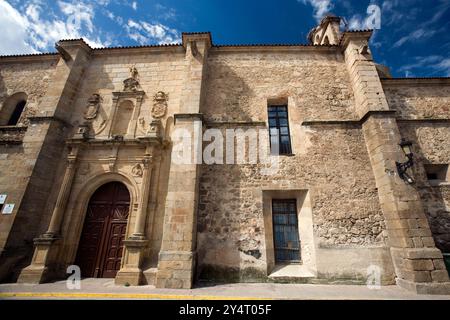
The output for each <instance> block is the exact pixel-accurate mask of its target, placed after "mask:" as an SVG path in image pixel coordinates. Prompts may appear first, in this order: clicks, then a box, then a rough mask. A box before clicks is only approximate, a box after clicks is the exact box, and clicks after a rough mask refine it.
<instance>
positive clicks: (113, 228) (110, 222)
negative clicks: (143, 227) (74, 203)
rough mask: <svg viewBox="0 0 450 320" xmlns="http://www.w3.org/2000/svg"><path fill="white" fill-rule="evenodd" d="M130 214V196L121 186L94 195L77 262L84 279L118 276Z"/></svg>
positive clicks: (90, 202)
mask: <svg viewBox="0 0 450 320" xmlns="http://www.w3.org/2000/svg"><path fill="white" fill-rule="evenodd" d="M129 210H130V195H129V193H128V190H127V188H126V187H125V186H124V185H123V184H121V183H117V182H113V183H108V184H106V185H103V186H102V187H100V188H99V189H98V190H97V191H96V192H95V193H94V194H93V196H92V197H91V199H90V201H89V205H88V209H87V212H86V218H85V223H84V226H83V231H82V235H81V238H80V243H79V246H78V253H77V258H76V264H77V265H79V266H80V268H81V273H82V276H83V277H104V278H113V277H115V276H116V274H117V271H118V270H119V269H120V264H121V259H122V253H123V240H124V239H125V232H126V227H127V221H128V215H129Z"/></svg>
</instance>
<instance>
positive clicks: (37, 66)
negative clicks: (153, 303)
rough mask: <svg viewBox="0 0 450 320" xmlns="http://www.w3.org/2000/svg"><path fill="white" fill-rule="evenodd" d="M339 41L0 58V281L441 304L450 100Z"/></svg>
mask: <svg viewBox="0 0 450 320" xmlns="http://www.w3.org/2000/svg"><path fill="white" fill-rule="evenodd" d="M340 21H341V18H340V17H335V16H332V15H328V16H326V17H325V18H324V19H323V20H322V21H321V22H320V24H319V25H318V26H317V27H316V28H314V29H313V30H312V31H311V32H310V34H309V36H308V40H309V43H308V44H304V45H218V44H215V43H213V41H212V38H211V34H210V33H183V35H182V43H181V44H173V45H154V46H142V47H125V48H102V49H92V48H90V47H89V46H88V45H87V44H86V43H85V42H84V41H83V40H82V39H77V40H61V41H60V42H58V44H57V53H53V54H41V55H27V56H3V57H0V172H1V174H0V185H1V186H2V188H3V189H1V190H0V195H2V196H3V199H4V200H3V201H4V203H2V204H0V206H1V211H2V212H5V213H2V214H0V249H1V256H0V279H1V281H10V282H11V281H13V282H15V281H18V282H25V283H42V282H47V281H53V280H55V279H61V278H65V277H67V267H68V266H74V265H75V266H79V267H80V272H81V275H82V276H83V277H110V278H111V277H112V278H115V283H116V284H118V285H142V284H149V285H154V286H156V287H161V288H190V287H192V286H193V285H194V284H195V283H196V282H197V281H204V280H206V281H216V282H217V281H225V282H236V281H244V282H248V281H256V282H261V281H263V282H267V281H273V282H306V283H319V282H320V283H353V284H355V283H358V284H366V283H367V281H375V283H379V284H381V285H388V284H394V283H397V284H398V285H400V286H402V287H404V288H407V289H410V290H412V291H415V292H419V293H447V292H449V291H448V290H449V278H448V273H447V270H446V266H445V263H444V255H446V254H448V253H449V252H450V251H449V250H450V246H449V244H450V238H449V234H450V229H449V228H448V225H447V224H448V223H447V221H448V219H449V208H450V198H449V194H450V193H449V192H448V188H449V187H448V186H449V180H450V177H449V172H450V171H449V170H448V164H449V163H450V158H449V157H450V150H449V148H448V144H447V143H446V142H447V141H449V139H450V131H449V130H450V129H449V125H448V121H449V113H448V111H449V110H448V102H449V101H450V80H449V79H448V78H428V79H425V78H424V79H403V78H392V77H391V76H390V75H389V72H388V70H387V68H386V67H383V66H380V65H377V64H376V63H375V62H374V60H373V57H372V54H371V50H370V45H369V41H370V38H371V36H372V32H371V31H370V30H343V29H341V28H340ZM179 132H183V136H184V137H188V138H189V139H190V140H189V142H190V143H189V145H188V147H189V148H188V152H189V154H188V155H189V156H188V157H187V158H190V159H189V160H190V161H185V162H180V161H177V154H178V153H177V152H178V151H179V150H178V149H177V143H178V140H177V139H178V138H179V137H177V133H179ZM230 133H231V134H230ZM239 133H244V135H245V136H244V139H241V138H242V137H238V136H237V135H238V134H239ZM215 137H216V138H217V139H215ZM404 139H405V140H404ZM240 140H242V141H244V140H245V141H247V142H246V143H247V144H244V147H242V149H238V148H239V147H238V143H239V141H240ZM406 140H408V141H410V142H411V144H408V146H410V150H411V154H410V153H405V152H404V151H402V148H401V147H400V145H399V144H400V143H401V142H402V141H404V142H405V141H406ZM254 143H255V144H256V143H260V145H259V149H258V152H257V154H258V157H259V158H258V159H257V161H247V160H248V159H250V157H251V156H252V152H251V150H250V149H251V146H252V145H253V144H254ZM264 143H266V144H264ZM211 144H216V145H220V146H221V147H222V148H218V149H216V151H215V152H214V157H215V159H221V157H220V156H221V155H220V153H221V152H222V159H223V161H222V163H218V162H214V161H209V160H208V159H206V157H205V155H207V154H208V152H210V151H211ZM230 145H231V146H232V148H234V147H235V146H236V150H244V151H243V155H242V154H241V153H239V151H236V152H235V153H233V154H232V155H231V156H230V155H229V154H228V155H227V154H226V152H225V151H226V149H227V148H228V147H230ZM274 146H276V147H277V148H278V151H277V153H273V152H272V151H273V147H274ZM220 150H222V151H220ZM255 154H256V153H255ZM407 156H409V157H412V159H413V162H412V166H409V167H407V169H406V170H407V171H406V172H400V171H399V168H403V167H404V166H403V167H402V166H401V165H399V164H404V163H405V162H406V161H407V160H408V158H407ZM242 158H244V160H243V161H241V162H239V161H237V160H242ZM261 159H268V162H264V163H263V162H262V161H261ZM185 160H186V159H185ZM273 164H276V166H274V167H273V168H270V166H271V165H273ZM267 169H275V170H273V171H268V170H267ZM268 172H269V173H268ZM404 173H406V174H407V176H408V177H410V178H411V179H410V180H407V179H403V178H402V177H404V175H403V174H404ZM0 199H2V198H0Z"/></svg>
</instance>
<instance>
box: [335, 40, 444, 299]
mask: <svg viewBox="0 0 450 320" xmlns="http://www.w3.org/2000/svg"><path fill="white" fill-rule="evenodd" d="M370 36H371V32H351V33H345V34H344V37H343V41H342V49H343V51H344V56H345V62H346V64H347V69H348V71H349V74H350V79H351V81H352V86H353V91H354V95H355V100H356V112H357V114H358V115H359V116H360V118H361V119H362V123H363V124H362V130H363V134H364V138H365V141H366V146H367V151H368V154H369V158H370V161H371V165H372V168H373V172H374V176H375V181H376V185H377V188H378V195H379V200H380V205H381V208H382V211H383V215H384V218H385V222H386V230H387V236H388V245H389V246H390V248H391V257H392V261H393V264H394V268H395V272H396V277H397V279H396V280H397V284H398V285H400V286H401V287H403V288H406V289H409V290H413V291H415V292H418V293H431V294H433V293H437V294H443V293H450V291H449V290H450V283H448V281H449V279H448V274H447V272H446V270H445V265H444V262H443V257H442V254H441V252H440V250H439V249H437V248H436V247H435V244H434V241H433V238H432V234H431V230H430V227H429V225H428V221H427V218H426V216H425V213H424V209H423V205H422V202H421V199H420V196H419V193H418V192H417V190H416V189H415V188H414V186H413V185H409V184H408V183H406V182H405V181H403V180H402V179H401V178H400V177H399V176H398V174H397V169H396V164H395V162H396V161H399V162H404V161H405V160H406V158H405V155H404V154H403V152H402V151H401V148H400V147H399V143H400V141H401V135H400V131H399V128H398V125H397V121H396V119H395V111H392V110H390V109H389V105H388V103H387V100H386V97H385V95H384V91H383V88H382V84H381V81H380V78H379V76H378V73H377V70H376V67H375V64H374V63H373V60H372V56H371V54H370V51H369V49H368V41H369V39H370Z"/></svg>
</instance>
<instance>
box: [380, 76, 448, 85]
mask: <svg viewBox="0 0 450 320" xmlns="http://www.w3.org/2000/svg"><path fill="white" fill-rule="evenodd" d="M380 80H381V83H382V85H383V86H384V85H386V86H443V85H445V86H448V85H450V77H436V78H381V79H380Z"/></svg>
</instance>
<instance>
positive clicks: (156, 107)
mask: <svg viewBox="0 0 450 320" xmlns="http://www.w3.org/2000/svg"><path fill="white" fill-rule="evenodd" d="M168 100H169V95H168V94H167V93H164V92H162V91H159V92H158V93H157V94H156V95H155V96H154V98H153V101H154V103H153V108H152V117H153V118H155V119H159V118H162V117H164V116H165V115H166V112H167V101H168Z"/></svg>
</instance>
